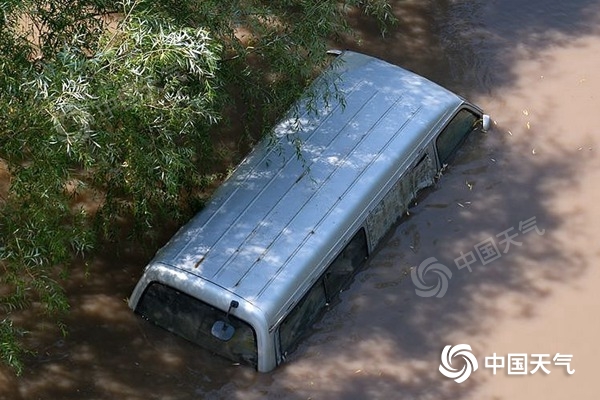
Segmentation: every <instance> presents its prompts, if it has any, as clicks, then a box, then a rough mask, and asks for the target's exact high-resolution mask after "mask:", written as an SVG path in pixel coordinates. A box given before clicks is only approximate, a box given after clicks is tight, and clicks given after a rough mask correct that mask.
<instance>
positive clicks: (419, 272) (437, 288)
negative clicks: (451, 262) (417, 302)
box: [410, 257, 452, 298]
mask: <svg viewBox="0 0 600 400" xmlns="http://www.w3.org/2000/svg"><path fill="white" fill-rule="evenodd" d="M429 271H431V272H433V273H435V274H437V275H438V281H437V284H436V285H431V286H429V285H427V283H426V282H425V280H424V276H425V274H427V273H428V272H429ZM410 277H411V279H412V281H413V284H414V285H415V286H416V289H415V293H416V294H417V296H420V297H433V296H435V297H438V298H442V297H444V295H445V294H446V290H448V281H449V280H450V278H452V271H450V268H448V267H446V266H445V265H444V264H442V263H440V262H439V261H438V260H437V258H435V257H429V258H427V259H426V260H423V262H422V263H421V264H419V266H418V267H417V268H414V269H413V270H412V271H411V273H410Z"/></svg>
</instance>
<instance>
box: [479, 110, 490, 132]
mask: <svg viewBox="0 0 600 400" xmlns="http://www.w3.org/2000/svg"><path fill="white" fill-rule="evenodd" d="M490 125H491V118H490V116H489V115H487V114H483V116H482V117H481V129H482V130H483V131H484V132H487V131H488V130H489V129H490Z"/></svg>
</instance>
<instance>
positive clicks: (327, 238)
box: [154, 52, 463, 321]
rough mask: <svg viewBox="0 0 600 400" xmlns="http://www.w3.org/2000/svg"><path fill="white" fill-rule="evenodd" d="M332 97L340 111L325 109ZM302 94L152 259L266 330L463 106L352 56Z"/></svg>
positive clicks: (422, 82) (433, 87) (416, 80)
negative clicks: (247, 308)
mask: <svg viewBox="0 0 600 400" xmlns="http://www.w3.org/2000/svg"><path fill="white" fill-rule="evenodd" d="M335 88H337V89H338V90H340V91H341V92H340V93H342V96H343V100H342V101H338V100H336V98H335V96H329V98H328V100H324V99H323V98H324V97H325V98H327V96H324V94H326V93H330V94H331V93H335ZM310 93H312V95H308V96H307V97H305V98H304V100H303V101H301V102H300V103H299V104H300V106H299V108H298V109H297V111H298V112H297V113H293V112H292V113H290V114H288V116H287V117H286V118H284V119H283V120H282V121H281V122H280V123H279V124H278V125H277V126H276V127H275V128H274V136H273V137H272V138H271V140H270V141H269V140H263V141H262V142H261V143H260V144H259V145H258V146H257V147H256V148H255V149H254V150H253V151H252V152H251V153H250V154H249V155H248V157H246V158H245V159H244V161H243V162H242V163H241V164H240V165H239V166H238V168H237V169H236V170H235V171H234V172H233V174H232V175H231V176H230V177H229V178H228V179H227V180H226V181H225V182H224V183H223V185H222V186H221V187H220V188H219V189H218V190H217V191H216V193H215V195H214V196H213V197H212V199H211V200H210V202H209V203H208V204H207V205H206V207H205V208H204V209H203V210H202V211H200V212H199V213H198V214H197V215H196V216H195V217H194V218H193V219H192V220H191V221H190V222H188V223H187V224H186V225H185V226H184V227H183V228H181V229H180V230H179V232H177V234H176V235H175V236H174V237H173V238H172V239H171V240H170V242H169V243H168V244H167V245H166V246H164V247H163V249H161V251H159V253H158V254H157V256H156V258H155V260H154V262H158V263H161V264H164V265H167V266H171V267H174V268H178V269H180V270H182V271H185V272H187V273H190V274H193V275H196V276H198V277H201V278H202V279H204V280H206V281H209V282H212V283H213V284H215V285H218V286H220V287H222V288H224V289H227V290H228V291H230V292H231V293H233V294H235V295H237V296H239V297H241V298H243V299H245V300H246V301H248V302H250V303H252V304H254V305H255V306H256V307H258V308H259V309H261V310H262V311H263V312H264V313H265V314H266V315H265V316H266V318H267V320H270V321H273V319H275V318H279V317H280V316H281V314H282V313H283V312H284V311H285V309H287V308H288V307H289V306H290V304H291V303H292V302H295V301H297V300H298V298H299V296H300V295H302V292H303V291H304V290H306V289H307V288H306V286H307V285H308V284H309V283H311V282H312V281H313V280H315V279H316V278H317V277H318V276H319V275H320V274H321V272H322V270H323V269H324V268H325V267H326V265H323V263H324V262H328V261H327V260H325V259H326V258H327V259H328V260H331V259H332V258H333V257H334V256H335V254H334V252H335V251H337V250H339V248H340V246H342V245H343V243H340V240H341V238H342V237H344V235H345V234H346V233H348V232H349V231H352V230H356V229H358V226H356V221H357V220H359V219H360V218H361V216H364V213H365V212H368V211H369V208H370V207H371V206H372V205H374V204H372V203H373V200H374V199H375V198H376V197H377V195H378V194H379V192H380V191H381V190H383V188H384V187H385V186H386V185H387V184H388V182H389V181H390V179H391V178H392V177H393V176H394V174H397V172H398V169H400V168H406V167H407V162H408V161H407V160H410V159H411V156H412V157H414V156H415V152H419V151H420V150H421V147H422V146H423V145H424V144H423V143H424V141H425V140H426V139H428V138H429V136H428V134H430V132H433V131H432V128H433V127H434V126H436V125H437V124H439V122H440V121H441V120H445V119H447V118H448V117H450V115H451V114H453V113H454V112H455V111H456V109H457V108H458V107H459V106H460V105H461V104H462V103H463V99H462V98H460V97H459V96H457V95H455V94H453V93H452V92H450V91H448V90H446V89H444V88H442V87H440V86H438V85H437V84H435V83H433V82H430V81H428V80H427V79H425V78H423V77H421V76H418V75H416V74H414V73H412V72H410V71H407V70H404V69H402V68H400V67H397V66H394V65H392V64H389V63H386V62H384V61H381V60H378V59H376V58H372V57H369V56H366V55H363V54H359V53H354V52H344V53H343V54H342V55H341V56H339V57H338V58H337V59H336V60H335V61H334V62H333V65H332V68H330V69H329V70H328V72H326V73H325V74H323V75H322V76H321V77H320V78H318V79H317V80H316V81H315V83H313V85H312V91H310ZM296 138H297V139H299V140H300V141H301V145H300V147H299V148H298V147H296V146H295V145H294V139H296ZM298 149H300V151H298ZM298 155H300V157H298ZM351 233H353V232H351ZM346 236H347V235H346ZM336 246H337V248H336ZM190 294H192V295H194V294H193V293H190ZM198 297H199V298H202V296H200V295H198Z"/></svg>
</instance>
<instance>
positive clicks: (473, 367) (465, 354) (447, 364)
mask: <svg viewBox="0 0 600 400" xmlns="http://www.w3.org/2000/svg"><path fill="white" fill-rule="evenodd" d="M455 356H457V357H458V356H460V357H462V358H463V360H464V361H465V365H464V366H463V367H462V369H460V370H459V369H457V368H454V367H453V366H452V359H453V358H454V357H455ZM477 368H479V364H477V359H476V358H475V356H474V355H473V353H472V350H471V346H469V345H468V344H458V345H456V346H451V345H448V346H446V347H444V350H443V351H442V363H441V364H440V368H439V369H440V372H441V373H442V375H444V376H445V377H446V378H451V379H454V381H455V382H456V383H463V382H464V381H466V380H467V378H469V376H471V373H473V372H475V371H477Z"/></svg>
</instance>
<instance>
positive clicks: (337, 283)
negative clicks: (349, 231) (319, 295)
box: [324, 229, 368, 302]
mask: <svg viewBox="0 0 600 400" xmlns="http://www.w3.org/2000/svg"><path fill="white" fill-rule="evenodd" d="M367 255H368V250H367V236H366V234H365V230H364V229H361V230H359V231H358V233H356V235H354V237H353V238H352V240H351V241H350V242H349V243H348V244H347V245H346V247H344V250H342V252H341V253H340V254H339V255H338V256H337V257H336V258H335V260H334V261H333V262H332V263H331V264H330V265H329V268H327V270H326V271H325V275H324V284H325V293H326V295H327V301H328V302H330V301H331V300H332V299H333V298H334V297H335V296H336V295H337V294H338V293H340V292H341V291H342V290H343V289H344V287H345V286H346V284H347V283H348V282H350V280H351V279H352V277H353V276H354V274H355V273H356V271H357V270H358V268H359V267H360V266H362V265H363V263H364V261H365V259H366V258H367Z"/></svg>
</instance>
